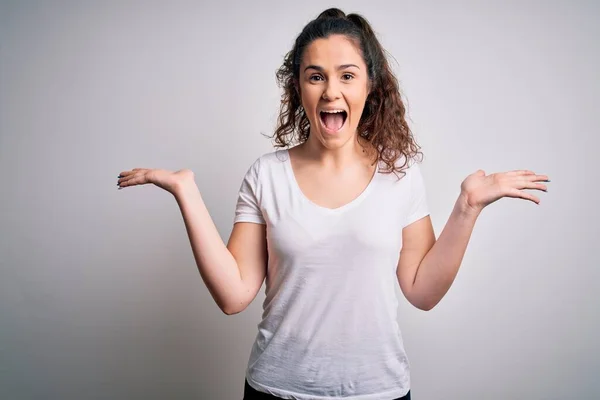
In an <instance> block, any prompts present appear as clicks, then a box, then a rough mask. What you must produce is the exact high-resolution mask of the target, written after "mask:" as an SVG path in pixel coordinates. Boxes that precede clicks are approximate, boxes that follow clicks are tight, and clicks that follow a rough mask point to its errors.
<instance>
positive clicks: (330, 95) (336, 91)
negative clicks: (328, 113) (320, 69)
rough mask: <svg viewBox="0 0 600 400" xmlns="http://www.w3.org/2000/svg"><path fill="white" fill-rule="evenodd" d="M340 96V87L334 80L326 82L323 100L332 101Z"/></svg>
mask: <svg viewBox="0 0 600 400" xmlns="http://www.w3.org/2000/svg"><path fill="white" fill-rule="evenodd" d="M340 97H341V93H340V88H339V86H338V84H337V82H335V81H334V80H330V81H328V82H327V85H326V86H325V90H323V100H327V101H333V100H337V99H339V98H340Z"/></svg>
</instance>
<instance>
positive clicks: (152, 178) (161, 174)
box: [117, 168, 194, 194]
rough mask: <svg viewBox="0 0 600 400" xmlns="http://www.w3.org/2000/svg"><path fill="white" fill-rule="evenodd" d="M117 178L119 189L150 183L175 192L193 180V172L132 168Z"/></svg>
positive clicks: (172, 192) (187, 170) (186, 170)
mask: <svg viewBox="0 0 600 400" xmlns="http://www.w3.org/2000/svg"><path fill="white" fill-rule="evenodd" d="M118 178H119V180H118V182H117V185H118V186H119V189H123V188H126V187H131V186H138V185H145V184H148V183H151V184H154V185H156V186H158V187H159V188H161V189H164V190H166V191H167V192H169V193H171V194H175V191H176V190H177V189H178V188H180V187H181V186H182V185H183V184H186V183H192V182H194V172H193V171H191V170H189V169H182V170H179V171H176V172H173V171H167V170H165V169H148V168H134V169H132V170H131V171H123V172H121V173H120V174H119V177H118Z"/></svg>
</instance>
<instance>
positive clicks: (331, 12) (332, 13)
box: [317, 8, 346, 19]
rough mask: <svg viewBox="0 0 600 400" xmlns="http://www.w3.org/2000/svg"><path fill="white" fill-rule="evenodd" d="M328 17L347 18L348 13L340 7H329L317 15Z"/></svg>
mask: <svg viewBox="0 0 600 400" xmlns="http://www.w3.org/2000/svg"><path fill="white" fill-rule="evenodd" d="M326 18H346V14H345V13H344V12H343V11H342V10H340V9H339V8H328V9H327V10H325V11H323V12H322V13H321V14H319V16H318V17H317V19H326Z"/></svg>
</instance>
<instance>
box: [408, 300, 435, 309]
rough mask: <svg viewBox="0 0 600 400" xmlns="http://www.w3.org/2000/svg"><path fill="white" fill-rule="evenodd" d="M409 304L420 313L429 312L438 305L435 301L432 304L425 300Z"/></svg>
mask: <svg viewBox="0 0 600 400" xmlns="http://www.w3.org/2000/svg"><path fill="white" fill-rule="evenodd" d="M410 303H411V304H412V305H413V306H415V308H418V309H419V310H421V311H431V310H432V309H433V308H434V307H435V306H436V305H437V304H438V302H437V301H436V302H432V301H426V300H420V301H418V300H413V301H411V302H410Z"/></svg>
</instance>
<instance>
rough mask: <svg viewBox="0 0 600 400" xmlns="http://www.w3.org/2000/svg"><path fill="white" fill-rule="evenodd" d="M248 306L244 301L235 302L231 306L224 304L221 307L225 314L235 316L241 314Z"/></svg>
mask: <svg viewBox="0 0 600 400" xmlns="http://www.w3.org/2000/svg"><path fill="white" fill-rule="evenodd" d="M246 307H247V305H246V304H245V303H244V302H243V301H238V302H233V303H231V304H224V305H221V306H219V308H220V309H221V311H223V314H225V315H235V314H239V313H241V312H242V311H244V310H245V309H246Z"/></svg>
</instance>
